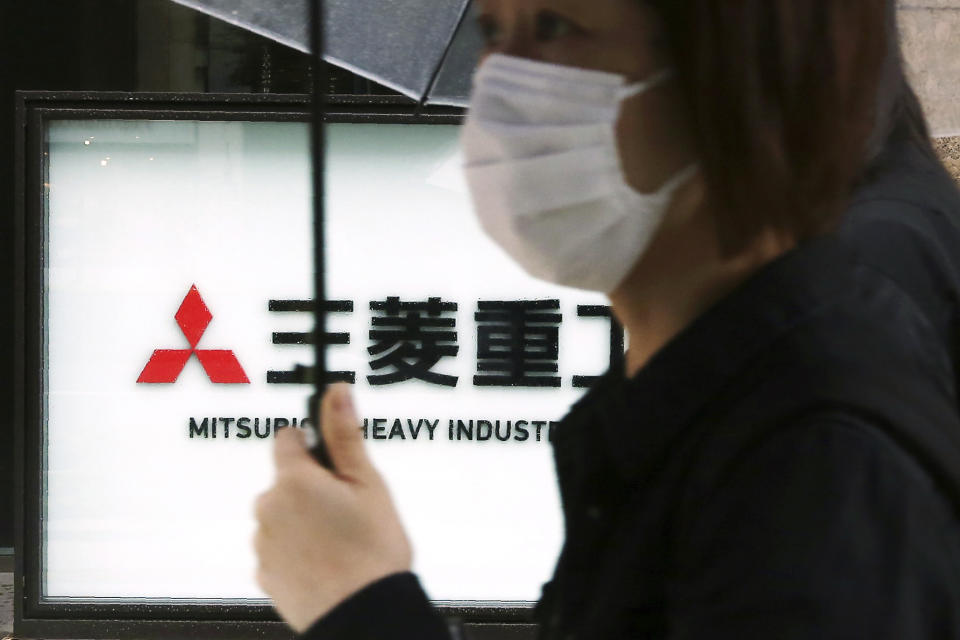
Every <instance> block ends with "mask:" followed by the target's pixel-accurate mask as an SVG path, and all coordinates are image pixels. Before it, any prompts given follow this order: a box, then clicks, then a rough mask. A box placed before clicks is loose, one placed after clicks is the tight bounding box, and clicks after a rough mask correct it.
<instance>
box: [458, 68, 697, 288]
mask: <svg viewBox="0 0 960 640" xmlns="http://www.w3.org/2000/svg"><path fill="white" fill-rule="evenodd" d="M669 76H670V72H669V71H663V72H660V73H658V74H656V75H654V76H653V77H652V78H650V79H648V80H646V81H645V82H638V83H635V84H629V85H628V84H626V79H625V78H624V76H622V75H619V74H613V73H606V72H603V71H592V70H587V69H579V68H576V67H569V66H562V65H556V64H550V63H545V62H538V61H534V60H529V59H526V58H518V57H514V56H507V55H503V54H492V55H490V56H489V57H488V58H487V59H486V60H485V61H484V63H483V65H481V67H480V68H479V69H478V70H477V72H476V75H475V76H474V81H473V82H474V84H473V95H472V97H471V102H470V110H469V112H468V115H467V120H466V123H465V125H464V127H463V132H462V135H461V139H460V143H461V148H462V152H463V155H464V173H465V177H466V179H467V183H468V184H469V186H470V193H471V196H472V198H473V206H474V211H475V212H476V214H477V216H478V218H479V220H480V224H481V226H482V227H483V228H484V230H485V231H486V232H487V233H488V234H489V235H490V237H492V238H493V239H494V241H496V242H497V243H498V244H499V245H500V246H501V247H502V248H503V249H504V250H505V251H506V252H507V253H508V254H510V255H511V256H512V257H513V258H514V260H516V261H517V262H518V263H519V264H520V265H521V266H522V267H523V268H524V269H525V270H526V271H527V272H528V273H529V274H530V275H532V276H534V277H537V278H540V279H542V280H547V281H550V282H554V283H557V284H561V285H565V286H569V287H577V288H580V289H589V290H593V291H600V292H603V293H609V292H610V291H613V290H614V289H615V288H616V287H617V285H618V284H620V282H621V281H622V280H623V279H624V277H626V275H627V273H628V272H629V271H630V269H631V268H632V267H633V265H634V264H636V262H637V260H638V259H639V258H640V256H641V254H642V253H643V252H644V251H645V250H646V248H647V246H648V244H649V243H650V239H651V238H652V237H653V234H654V232H655V231H656V229H657V226H658V224H659V223H660V220H661V219H662V217H663V214H664V212H665V211H666V209H667V206H668V205H669V203H670V200H671V198H672V196H673V194H674V192H675V191H676V190H677V188H678V187H680V186H681V185H682V184H683V183H684V182H686V181H687V180H688V179H689V178H690V177H691V176H692V175H693V173H694V172H695V171H696V167H695V166H690V167H687V168H685V169H683V170H682V171H680V172H678V173H677V174H676V175H674V176H673V177H671V178H670V179H669V180H667V181H666V183H664V184H663V186H661V187H660V188H659V189H658V190H657V191H656V192H655V193H649V194H643V193H638V192H637V191H636V190H634V189H633V188H632V187H631V186H630V185H629V184H628V183H627V181H626V179H625V178H624V173H623V168H622V166H621V162H620V154H619V153H618V151H617V141H616V122H617V118H618V116H619V113H620V103H621V102H622V101H623V100H625V99H627V98H629V97H631V96H635V95H637V94H640V93H643V92H644V91H646V90H648V89H650V88H652V87H655V86H657V85H659V84H660V83H662V82H663V81H664V80H666V79H667V78H668V77H669Z"/></svg>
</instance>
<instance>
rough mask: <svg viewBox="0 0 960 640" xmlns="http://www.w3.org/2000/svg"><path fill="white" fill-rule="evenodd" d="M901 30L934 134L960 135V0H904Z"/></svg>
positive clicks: (906, 51)
mask: <svg viewBox="0 0 960 640" xmlns="http://www.w3.org/2000/svg"><path fill="white" fill-rule="evenodd" d="M900 33H901V38H902V41H903V50H904V56H905V58H906V62H907V67H908V70H909V73H910V78H911V81H912V83H913V86H914V89H916V91H917V93H918V94H919V95H920V99H921V100H922V101H923V105H924V109H925V111H926V113H927V118H928V119H929V120H930V125H931V127H932V129H933V133H934V135H935V136H937V137H942V136H960V0H901V2H900Z"/></svg>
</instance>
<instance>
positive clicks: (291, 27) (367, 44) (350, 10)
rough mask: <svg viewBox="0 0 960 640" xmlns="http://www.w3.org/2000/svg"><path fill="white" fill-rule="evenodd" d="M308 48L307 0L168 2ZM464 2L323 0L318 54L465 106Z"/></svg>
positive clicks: (476, 39) (467, 21) (473, 41)
mask: <svg viewBox="0 0 960 640" xmlns="http://www.w3.org/2000/svg"><path fill="white" fill-rule="evenodd" d="M174 2H177V3H179V4H183V5H186V6H188V7H191V8H193V9H196V10H198V11H202V12H203V13H206V14H209V15H211V16H214V17H216V18H219V19H221V20H224V21H226V22H229V23H231V24H234V25H236V26H238V27H241V28H243V29H247V30H248V31H252V32H254V33H257V34H259V35H262V36H264V37H267V38H270V39H271V40H275V41H277V42H280V43H283V44H285V45H287V46H290V47H293V48H294V49H299V50H300V51H304V52H308V53H309V52H310V33H309V23H310V20H309V1H308V0H174ZM469 5H470V0H325V1H324V12H325V20H326V28H325V38H326V45H325V51H324V58H325V59H326V60H328V61H329V62H332V63H333V64H335V65H337V66H340V67H343V68H345V69H348V70H350V71H352V72H354V73H356V74H358V75H361V76H363V77H365V78H369V79H371V80H374V81H375V82H379V83H380V84H382V85H384V86H387V87H390V88H391V89H394V90H395V91H399V92H400V93H403V94H405V95H408V96H410V97H411V98H414V99H416V100H424V101H425V102H426V103H427V104H445V105H454V106H466V105H467V102H468V98H469V95H470V77H471V75H472V72H473V69H474V67H475V66H476V61H477V58H478V55H479V52H480V48H481V43H482V39H481V35H480V33H479V29H478V28H477V26H476V24H475V22H474V20H473V19H472V18H471V17H470V16H469V15H468V13H469V12H470V11H471V8H470V6H469Z"/></svg>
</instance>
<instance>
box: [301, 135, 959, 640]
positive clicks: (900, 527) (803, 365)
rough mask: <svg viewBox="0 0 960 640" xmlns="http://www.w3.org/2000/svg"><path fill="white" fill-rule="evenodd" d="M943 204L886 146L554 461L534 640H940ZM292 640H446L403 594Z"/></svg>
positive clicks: (954, 349)
mask: <svg viewBox="0 0 960 640" xmlns="http://www.w3.org/2000/svg"><path fill="white" fill-rule="evenodd" d="M958 225H960V198H958V195H957V192H956V190H955V188H954V187H953V185H952V184H951V182H950V180H949V178H948V177H947V176H946V175H945V173H944V172H943V171H942V170H941V169H939V167H938V166H937V165H935V164H934V163H933V162H932V161H931V160H930V159H928V158H926V157H925V156H924V155H923V154H922V153H921V152H919V151H917V150H914V149H913V148H911V147H909V146H904V147H901V148H899V149H897V150H894V151H891V152H889V153H888V157H887V158H885V159H884V162H883V164H882V166H881V169H879V170H878V171H877V172H876V174H875V175H874V177H873V179H872V181H871V182H870V184H868V185H867V186H866V187H864V188H862V189H860V190H859V191H858V193H857V195H856V197H855V198H854V200H853V204H852V206H851V207H850V210H849V211H848V213H847V214H846V216H845V219H844V223H843V226H842V227H841V229H839V230H838V231H836V232H834V233H831V234H829V235H827V236H823V237H820V238H818V239H816V240H813V241H810V242H807V243H805V244H804V245H802V246H801V247H799V248H797V249H796V250H794V251H791V252H789V253H788V254H786V255H784V256H782V257H781V258H779V259H777V260H776V261H774V262H773V263H771V264H769V265H768V266H766V267H765V268H763V269H762V270H761V271H760V272H758V273H757V274H755V275H754V276H752V277H751V278H750V279H749V280H748V281H747V282H746V283H745V284H743V285H742V286H741V287H739V288H738V289H737V290H736V291H734V292H733V293H732V294H730V295H729V296H727V297H726V298H724V299H723V300H722V301H720V302H719V303H718V304H716V305H715V306H713V307H712V308H711V309H709V310H708V311H707V312H706V313H704V314H703V315H702V316H700V317H699V318H698V319H697V320H696V321H694V322H693V323H692V324H691V325H690V326H689V327H687V328H686V329H685V330H684V331H683V332H682V333H681V334H680V335H678V336H677V337H676V338H674V339H673V340H671V341H670V342H669V343H668V344H667V345H666V346H665V347H664V348H663V349H662V350H661V351H660V352H658V353H657V354H656V355H655V356H654V357H653V359H652V360H651V361H650V362H649V363H648V364H647V365H646V366H645V367H644V368H643V369H642V370H641V371H640V372H639V373H638V374H637V375H636V376H634V377H633V378H631V379H625V377H624V375H623V373H622V372H621V371H610V372H609V373H608V374H607V375H606V376H604V377H603V378H602V379H601V381H600V382H599V384H597V385H596V386H595V387H594V388H593V389H591V390H590V392H588V394H587V395H586V396H584V398H583V399H582V400H581V401H580V402H579V403H577V404H576V405H575V406H574V407H573V409H572V410H571V412H570V413H569V414H568V416H567V417H566V418H565V419H564V420H563V422H562V423H561V424H560V425H559V426H558V428H557V430H556V432H555V439H554V443H553V446H554V454H555V460H556V468H557V477H558V481H559V484H560V490H561V496H562V501H563V510H564V516H565V528H566V541H565V545H564V547H563V551H562V552H561V555H560V558H559V560H558V563H557V567H556V571H555V574H554V576H553V579H552V580H551V581H550V582H548V583H547V584H546V585H544V590H543V597H542V598H541V601H540V602H539V604H538V605H537V608H536V618H537V620H538V622H540V624H541V635H542V637H543V638H548V639H554V638H558V639H559V638H564V639H566V638H584V639H587V638H589V639H600V638H669V639H671V640H679V639H701V638H709V639H714V640H716V639H726V638H729V639H731V640H734V639H736V640H744V639H750V638H758V639H759V638H763V639H774V638H775V639H777V640H785V639H792V638H797V639H799V638H803V639H812V638H817V639H833V638H849V639H851V640H852V639H870V640H878V639H882V638H891V639H893V638H896V639H898V640H908V639H914V638H917V639H919V638H937V639H940V638H956V639H960V522H958V514H960V419H958V407H957V375H956V371H957V366H958V363H957V354H958V345H957V340H958V335H960V331H958V330H960V307H958V300H960V229H958ZM305 637H307V638H310V639H312V640H320V639H322V638H375V637H376V638H418V639H420V640H434V639H437V640H439V639H440V638H446V637H447V636H446V632H445V630H444V625H443V624H442V622H441V620H440V619H439V617H438V616H437V615H436V614H435V613H434V612H433V611H432V610H431V609H430V607H429V605H428V603H427V601H426V598H425V596H424V595H423V592H422V590H421V589H420V587H419V583H418V582H417V580H416V578H415V576H413V575H412V574H398V575H395V576H392V577H389V578H386V579H384V580H382V581H380V582H378V583H375V584H373V585H371V586H370V587H368V588H366V589H364V590H363V591H361V592H360V593H358V594H356V595H354V596H353V597H351V598H350V599H348V600H347V601H345V602H344V603H342V604H341V605H340V606H338V607H337V608H336V609H334V610H333V611H332V612H331V613H329V614H328V615H327V616H325V617H324V618H323V619H321V620H320V621H318V622H317V623H316V624H315V625H314V626H313V627H312V628H311V629H310V630H309V631H308V632H307V633H306V634H305Z"/></svg>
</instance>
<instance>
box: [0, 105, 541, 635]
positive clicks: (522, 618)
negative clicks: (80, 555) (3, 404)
mask: <svg viewBox="0 0 960 640" xmlns="http://www.w3.org/2000/svg"><path fill="white" fill-rule="evenodd" d="M325 102H326V104H327V112H326V115H325V121H326V122H328V123H383V124H460V123H461V122H462V118H463V110H462V109H459V108H454V107H435V106H428V107H425V108H423V109H422V110H420V111H419V112H418V111H417V107H418V104H417V103H416V102H415V101H412V100H408V99H406V98H402V97H394V96H383V97H379V96H328V97H327V99H326V101H325ZM62 119H73V120H76V119H166V120H228V121H274V122H287V121H296V122H308V121H309V119H310V97H309V96H305V95H277V94H179V93H109V92H43V91H20V92H18V93H17V109H16V128H17V129H16V154H17V159H16V165H15V169H16V215H15V219H16V220H15V233H16V237H15V244H16V249H15V263H16V264H15V282H14V294H15V299H14V304H15V327H14V335H15V338H16V340H15V353H14V367H15V375H14V376H13V379H14V384H15V390H14V391H15V396H14V429H15V447H16V461H17V469H16V496H17V499H16V512H15V513H16V522H15V527H16V530H15V536H16V538H15V550H16V551H15V564H16V567H15V569H16V570H15V602H14V609H15V611H14V625H15V626H14V629H15V631H16V633H18V634H20V635H26V636H33V637H46V638H69V637H87V638H127V637H134V636H136V637H142V638H161V637H162V638H170V637H172V636H177V635H184V636H190V637H195V636H197V635H198V634H203V635H204V636H210V637H223V638H225V637H231V638H248V637H249V638H262V637H264V636H266V635H267V634H270V635H276V637H292V633H291V632H290V631H289V630H288V629H287V628H286V626H285V625H283V624H282V623H281V622H279V620H278V618H277V616H276V613H275V612H274V611H273V609H272V608H271V607H269V606H266V605H265V604H259V605H258V604H239V601H237V600H232V601H228V600H223V601H192V602H193V604H190V603H189V602H187V601H179V600H167V601H164V602H162V603H157V602H156V601H152V600H151V601H150V602H137V603H130V602H129V601H123V602H121V601H115V600H113V601H111V600H95V599H85V600H69V599H57V600H44V599H43V598H42V593H41V575H42V574H41V566H42V564H41V560H42V558H41V557H40V551H41V549H42V548H43V547H42V544H41V542H42V540H41V535H42V531H41V526H40V525H41V516H42V508H43V503H42V495H43V492H42V481H43V477H44V474H43V447H42V442H41V433H42V429H41V428H40V426H41V425H42V424H43V423H42V420H43V416H44V407H43V404H42V403H43V397H44V394H43V391H44V388H45V387H44V377H45V370H44V366H45V361H44V357H43V353H44V345H43V326H44V306H43V305H44V293H43V292H44V269H43V260H44V256H45V255H46V247H45V242H46V232H45V223H46V219H47V216H46V211H45V204H44V203H45V198H44V194H43V183H44V180H43V171H44V167H45V166H46V163H45V162H44V156H43V154H44V153H45V140H44V132H45V130H46V125H47V123H48V122H49V121H51V120H62ZM434 604H435V605H436V606H437V608H438V609H439V610H440V611H441V613H443V614H444V615H445V616H447V617H448V618H450V619H451V620H458V621H460V622H462V623H464V624H465V626H466V627H467V628H472V629H477V630H483V633H484V634H488V631H487V630H489V631H490V632H494V633H497V634H499V631H498V630H502V632H503V634H504V635H503V637H521V636H523V637H527V636H528V635H529V637H532V633H533V629H534V626H533V625H531V624H529V623H530V622H531V621H532V605H533V603H523V602H518V603H512V602H511V603H507V602H474V601H457V602H450V601H440V602H435V603H434ZM528 632H529V633H528ZM518 634H519V635H518ZM486 637H493V636H490V635H486Z"/></svg>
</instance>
